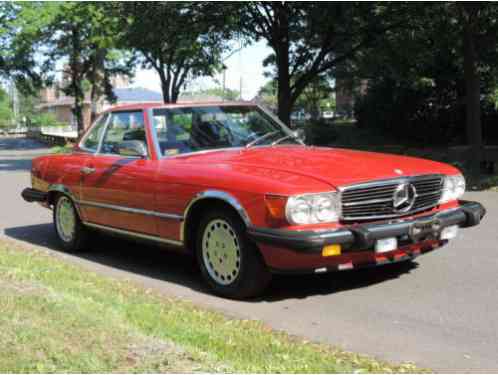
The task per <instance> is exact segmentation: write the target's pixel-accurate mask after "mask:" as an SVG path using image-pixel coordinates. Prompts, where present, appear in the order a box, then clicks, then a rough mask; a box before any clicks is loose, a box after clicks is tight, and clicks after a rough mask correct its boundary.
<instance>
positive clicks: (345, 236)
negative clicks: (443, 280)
mask: <svg viewBox="0 0 498 375" xmlns="http://www.w3.org/2000/svg"><path fill="white" fill-rule="evenodd" d="M459 203H460V207H458V208H454V209H449V210H447V211H441V212H438V213H435V214H431V215H426V216H420V217H417V218H414V219H409V220H403V219H396V220H390V221H387V222H383V223H371V224H368V223H366V224H358V225H351V226H345V227H341V228H339V229H336V230H333V231H323V232H320V231H290V230H286V229H274V228H257V227H249V228H248V229H247V234H248V236H249V238H251V239H252V240H253V241H254V242H257V243H264V244H269V245H274V246H278V247H283V248H286V249H290V250H294V251H298V252H303V253H316V252H321V250H322V248H323V246H325V245H329V244H341V245H351V246H352V247H353V248H358V249H367V248H370V247H372V246H373V245H374V244H375V241H376V240H378V239H381V238H388V237H397V238H399V237H403V236H410V237H411V238H413V237H414V234H413V228H414V227H420V228H424V225H425V226H431V227H430V228H429V229H428V231H429V233H430V232H431V231H432V234H434V235H437V234H438V233H440V231H441V230H442V229H443V228H445V227H449V226H452V225H458V226H459V227H462V228H467V227H472V226H476V225H478V224H479V223H480V222H481V220H482V218H483V217H484V215H485V214H486V209H485V208H484V206H483V205H482V204H480V203H478V202H469V201H460V202H459ZM420 230H423V229H420ZM426 230H427V229H426Z"/></svg>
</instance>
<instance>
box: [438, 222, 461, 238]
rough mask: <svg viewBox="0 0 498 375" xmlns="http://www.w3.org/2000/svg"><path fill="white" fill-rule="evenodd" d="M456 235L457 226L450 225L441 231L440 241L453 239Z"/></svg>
mask: <svg viewBox="0 0 498 375" xmlns="http://www.w3.org/2000/svg"><path fill="white" fill-rule="evenodd" d="M457 234H458V225H452V226H449V227H446V228H444V229H443V230H442V231H441V239H442V240H451V239H453V238H455V237H456V236H457Z"/></svg>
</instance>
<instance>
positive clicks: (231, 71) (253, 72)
mask: <svg viewBox="0 0 498 375" xmlns="http://www.w3.org/2000/svg"><path fill="white" fill-rule="evenodd" d="M271 51H272V50H271V49H270V48H269V47H268V46H267V45H266V43H265V42H264V41H260V42H257V43H255V44H252V45H250V46H248V47H245V48H243V49H241V50H240V51H239V52H237V53H235V54H234V55H232V56H231V57H230V58H228V59H227V60H226V61H225V65H226V66H227V71H226V87H227V88H229V89H232V90H237V91H239V90H240V85H241V80H242V99H244V100H250V99H252V98H253V97H254V96H256V94H257V93H258V90H259V88H260V87H261V86H263V85H264V84H265V83H266V82H267V81H268V78H265V77H264V75H263V72H264V68H263V60H264V59H265V58H266V57H267V56H268V55H269V54H270V53H271ZM132 86H133V87H144V88H147V89H150V90H154V91H157V92H161V85H160V83H159V78H158V76H157V74H156V72H155V71H154V70H145V69H140V70H138V71H137V74H136V76H135V79H134V80H133V83H132ZM217 86H218V87H222V74H218V75H217V76H215V77H213V78H211V77H206V78H199V79H196V80H195V81H193V82H192V83H190V84H189V86H188V88H187V89H188V90H189V91H190V90H196V91H197V90H203V89H208V88H213V87H217Z"/></svg>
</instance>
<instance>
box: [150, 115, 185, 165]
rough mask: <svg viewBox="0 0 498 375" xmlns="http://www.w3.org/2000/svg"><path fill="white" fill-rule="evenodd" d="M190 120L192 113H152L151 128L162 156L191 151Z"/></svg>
mask: <svg viewBox="0 0 498 375" xmlns="http://www.w3.org/2000/svg"><path fill="white" fill-rule="evenodd" d="M192 118H193V115H192V113H186V112H183V111H181V110H178V111H170V110H167V111H163V110H155V111H154V116H153V126H154V129H155V131H156V134H157V140H158V142H159V147H160V149H161V154H162V155H163V156H168V155H176V154H180V153H185V152H190V151H192V149H191V145H190V130H191V128H192Z"/></svg>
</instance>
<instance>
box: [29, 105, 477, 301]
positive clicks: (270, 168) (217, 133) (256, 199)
mask: <svg viewBox="0 0 498 375" xmlns="http://www.w3.org/2000/svg"><path fill="white" fill-rule="evenodd" d="M31 182H32V186H31V187H29V188H26V189H24V190H23V192H22V196H23V197H24V199H25V200H27V201H28V202H33V201H36V202H40V203H41V204H42V205H44V206H45V207H48V208H51V209H52V210H53V221H54V228H55V233H56V234H57V237H58V239H59V242H60V244H61V247H62V248H64V249H65V250H67V251H79V250H83V249H85V248H86V246H87V241H88V239H89V238H91V236H92V231H91V230H100V231H104V232H111V233H115V234H119V235H123V236H127V237H130V238H133V239H139V240H146V241H153V242H157V243H160V244H163V245H165V246H167V247H173V248H176V249H177V250H180V251H183V252H185V253H187V254H191V255H193V256H195V258H196V259H197V262H198V264H199V268H200V271H201V273H202V276H203V277H204V279H205V281H206V282H207V284H208V285H209V286H210V287H211V288H212V290H213V291H214V292H215V293H217V294H219V295H222V296H226V297H231V298H246V297H250V296H254V295H257V294H259V293H261V292H262V291H263V290H264V289H265V287H266V286H267V284H268V283H269V281H270V279H271V275H272V274H273V273H294V274H296V273H322V272H330V271H341V270H349V269H353V268H361V267H369V266H379V265H383V264H388V263H394V262H400V261H406V260H411V259H413V258H415V257H417V256H418V255H420V254H423V253H426V252H428V251H432V250H434V249H437V248H439V247H441V246H442V245H444V244H445V243H446V242H447V241H448V240H450V239H453V238H455V236H456V234H457V231H458V228H459V227H469V226H474V225H477V224H479V222H480V221H481V219H482V217H483V216H484V214H485V210H484V208H483V207H482V206H481V205H480V204H479V203H475V202H467V201H461V200H460V199H461V197H462V194H463V193H464V191H465V180H464V178H463V177H462V175H461V174H460V172H459V171H458V170H457V169H456V168H454V167H452V166H450V165H447V164H442V163H437V162H433V161H429V160H422V159H415V158H409V157H404V156H395V155H386V154H378V153H371V152H359V151H353V150H345V149H333V148H320V147H310V146H306V145H304V144H303V142H302V141H301V140H300V139H299V138H298V137H297V135H296V133H294V132H292V131H290V130H289V129H288V128H287V127H286V126H285V125H283V124H282V123H281V122H280V121H279V120H278V119H277V118H276V117H274V115H272V114H271V113H270V112H268V111H266V110H265V109H263V108H261V107H259V106H257V105H254V104H251V103H204V104H195V105H194V104H168V105H166V104H143V105H129V106H121V107H114V108H111V109H109V110H108V111H107V112H105V113H103V114H102V115H101V116H100V118H98V119H97V120H96V122H95V123H94V124H93V125H92V126H91V128H90V129H89V130H88V131H87V132H86V134H85V135H84V136H83V137H82V139H81V141H80V142H79V143H78V144H77V146H76V147H75V148H74V150H73V152H72V153H70V154H57V155H48V156H42V157H38V158H36V159H34V160H33V163H32V169H31ZM137 251H138V249H137ZM435 272H437V270H436V271H435ZM455 277H457V275H456V276H455Z"/></svg>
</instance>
